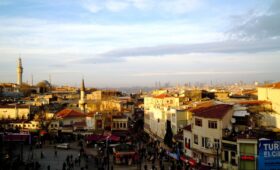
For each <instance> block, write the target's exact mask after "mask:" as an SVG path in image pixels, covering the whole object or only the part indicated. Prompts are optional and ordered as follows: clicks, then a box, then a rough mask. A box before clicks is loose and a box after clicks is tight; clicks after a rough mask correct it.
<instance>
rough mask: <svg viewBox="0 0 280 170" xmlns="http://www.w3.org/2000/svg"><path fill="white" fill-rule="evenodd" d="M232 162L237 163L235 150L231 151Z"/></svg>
mask: <svg viewBox="0 0 280 170" xmlns="http://www.w3.org/2000/svg"><path fill="white" fill-rule="evenodd" d="M231 164H232V165H236V159H235V152H231Z"/></svg>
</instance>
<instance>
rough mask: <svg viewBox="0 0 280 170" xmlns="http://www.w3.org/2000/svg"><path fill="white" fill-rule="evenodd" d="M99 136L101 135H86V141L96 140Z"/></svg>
mask: <svg viewBox="0 0 280 170" xmlns="http://www.w3.org/2000/svg"><path fill="white" fill-rule="evenodd" d="M101 137H102V135H90V136H88V137H87V141H98V140H100V138H101Z"/></svg>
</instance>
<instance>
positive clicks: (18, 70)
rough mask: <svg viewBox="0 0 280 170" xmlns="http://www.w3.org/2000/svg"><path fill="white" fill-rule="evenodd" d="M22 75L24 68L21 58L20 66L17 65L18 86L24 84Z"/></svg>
mask: <svg viewBox="0 0 280 170" xmlns="http://www.w3.org/2000/svg"><path fill="white" fill-rule="evenodd" d="M22 73H23V68H22V63H21V58H18V65H17V84H18V85H21V84H22Z"/></svg>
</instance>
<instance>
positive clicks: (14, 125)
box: [10, 121, 41, 131]
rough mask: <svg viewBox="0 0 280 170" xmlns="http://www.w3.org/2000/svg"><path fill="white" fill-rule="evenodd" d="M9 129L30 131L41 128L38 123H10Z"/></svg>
mask: <svg viewBox="0 0 280 170" xmlns="http://www.w3.org/2000/svg"><path fill="white" fill-rule="evenodd" d="M10 127H11V128H14V129H15V128H20V129H25V130H28V131H32V130H39V129H40V128H41V126H40V123H39V122H38V121H29V122H26V121H22V122H17V123H10Z"/></svg>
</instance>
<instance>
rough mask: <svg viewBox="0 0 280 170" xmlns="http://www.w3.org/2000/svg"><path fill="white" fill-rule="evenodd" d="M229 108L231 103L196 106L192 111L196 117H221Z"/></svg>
mask: <svg viewBox="0 0 280 170" xmlns="http://www.w3.org/2000/svg"><path fill="white" fill-rule="evenodd" d="M230 109H232V105H228V104H218V105H214V106H209V107H202V108H198V109H195V110H192V112H193V113H194V116H197V117H203V118H214V119H222V118H223V117H224V116H225V115H226V114H227V113H228V111H229V110H230Z"/></svg>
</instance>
